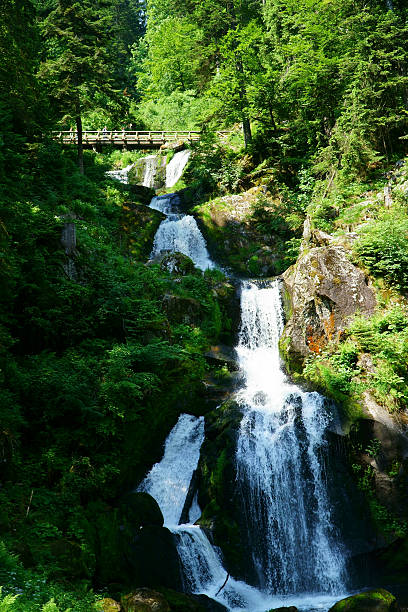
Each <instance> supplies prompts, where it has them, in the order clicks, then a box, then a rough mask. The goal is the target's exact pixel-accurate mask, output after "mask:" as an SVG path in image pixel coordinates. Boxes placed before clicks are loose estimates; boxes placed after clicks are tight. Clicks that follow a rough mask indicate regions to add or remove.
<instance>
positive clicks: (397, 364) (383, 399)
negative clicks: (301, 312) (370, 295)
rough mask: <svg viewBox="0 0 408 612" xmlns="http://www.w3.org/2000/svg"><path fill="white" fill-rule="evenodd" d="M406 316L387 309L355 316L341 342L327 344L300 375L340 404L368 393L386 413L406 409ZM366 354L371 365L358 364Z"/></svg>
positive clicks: (394, 308) (404, 313)
mask: <svg viewBox="0 0 408 612" xmlns="http://www.w3.org/2000/svg"><path fill="white" fill-rule="evenodd" d="M407 330H408V317H407V313H406V310H405V308H403V307H401V306H394V307H390V308H389V309H388V310H386V311H384V312H381V313H379V314H377V315H375V316H374V317H372V318H370V319H367V318H366V317H356V318H355V319H354V321H353V322H352V323H351V325H350V327H349V329H348V330H347V332H346V336H345V339H344V340H343V341H342V342H339V343H337V344H333V345H329V346H328V348H327V349H326V350H325V351H324V352H322V353H321V354H319V355H316V356H313V357H311V358H310V359H309V361H308V363H307V364H306V367H305V370H304V375H305V377H306V378H307V379H308V380H310V381H311V382H313V383H315V384H318V385H320V386H321V388H322V389H323V390H324V391H325V392H326V393H328V394H329V395H330V396H331V397H333V398H334V399H336V400H337V401H339V402H341V403H347V401H349V400H350V397H351V398H353V397H354V398H355V399H357V400H358V398H359V396H360V395H361V393H362V392H363V391H364V390H369V391H370V392H371V393H373V395H374V396H375V398H376V399H377V400H378V401H379V402H380V403H381V404H382V405H384V406H385V407H386V408H387V409H388V410H389V411H390V412H393V411H396V410H401V409H405V408H406V406H408V378H407V363H408V331H407ZM367 353H368V354H369V355H370V359H371V361H372V365H371V366H370V367H369V368H368V369H364V368H363V366H362V365H361V364H359V361H358V360H359V357H360V355H362V354H367Z"/></svg>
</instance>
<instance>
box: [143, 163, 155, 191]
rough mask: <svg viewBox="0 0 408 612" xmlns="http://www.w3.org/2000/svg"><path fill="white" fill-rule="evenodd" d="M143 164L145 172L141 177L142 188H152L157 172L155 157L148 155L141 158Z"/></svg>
mask: <svg viewBox="0 0 408 612" xmlns="http://www.w3.org/2000/svg"><path fill="white" fill-rule="evenodd" d="M143 160H144V162H145V172H144V177H143V183H142V185H143V187H150V188H154V179H155V177H156V171H157V156H156V155H148V156H147V157H144V158H143Z"/></svg>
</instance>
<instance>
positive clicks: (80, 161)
mask: <svg viewBox="0 0 408 612" xmlns="http://www.w3.org/2000/svg"><path fill="white" fill-rule="evenodd" d="M75 121H76V126H77V136H78V166H79V172H80V173H81V174H84V147H83V144H82V118H81V115H78V116H77V118H76V120H75Z"/></svg>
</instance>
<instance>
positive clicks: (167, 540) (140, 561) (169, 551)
mask: <svg viewBox="0 0 408 612" xmlns="http://www.w3.org/2000/svg"><path fill="white" fill-rule="evenodd" d="M123 536H124V537H123V539H124V541H125V540H126V551H125V555H126V558H127V563H128V567H129V571H128V573H129V575H132V576H133V583H132V584H134V585H137V586H142V585H143V586H147V587H149V588H156V587H158V586H163V587H167V588H175V589H181V588H182V583H181V575H180V562H179V556H178V553H177V548H176V543H175V540H174V536H173V534H172V533H171V532H170V531H169V530H168V529H167V528H166V527H158V526H155V525H148V526H146V527H142V528H139V529H138V530H134V531H133V532H130V533H125V532H124V534H123ZM129 536H130V537H129ZM124 543H125V542H124Z"/></svg>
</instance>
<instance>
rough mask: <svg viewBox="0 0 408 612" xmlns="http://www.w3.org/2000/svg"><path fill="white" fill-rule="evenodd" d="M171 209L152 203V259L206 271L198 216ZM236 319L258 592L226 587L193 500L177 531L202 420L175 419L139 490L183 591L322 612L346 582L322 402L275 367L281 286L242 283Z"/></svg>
mask: <svg viewBox="0 0 408 612" xmlns="http://www.w3.org/2000/svg"><path fill="white" fill-rule="evenodd" d="M177 204H178V201H177V196H175V195H174V194H170V195H167V196H159V197H156V198H153V200H152V202H151V207H152V208H154V209H156V210H160V211H161V212H163V213H164V214H166V215H167V219H165V220H164V221H163V222H162V223H161V225H160V227H159V229H158V231H157V234H156V237H155V241H154V248H153V253H152V255H153V256H154V255H157V254H158V253H160V252H162V251H180V252H182V253H184V254H186V255H188V256H189V257H190V258H191V259H192V260H193V261H194V263H195V264H196V265H197V266H198V267H200V268H202V269H205V268H208V267H213V266H214V264H213V263H212V262H211V260H210V258H209V255H208V252H207V249H206V245H205V241H204V238H203V236H202V235H201V232H200V231H199V229H198V227H197V224H196V222H195V220H194V218H193V217H190V216H188V215H182V214H178V213H175V212H174V211H175V210H177ZM241 313H242V323H241V330H240V336H239V343H238V347H237V354H238V358H239V364H240V367H241V370H242V371H243V374H244V377H245V383H244V385H243V388H242V389H241V390H240V391H239V392H238V394H237V400H238V402H239V403H240V405H241V407H242V411H243V418H242V422H241V427H240V432H239V437H238V442H237V452H236V470H237V488H238V489H239V490H240V493H241V495H240V498H241V499H242V511H243V515H244V517H245V522H246V531H247V532H248V538H247V540H248V541H247V542H246V543H243V545H245V546H247V547H248V550H249V555H250V557H251V559H250V562H251V563H252V565H253V568H254V569H255V573H256V574H257V575H258V581H257V588H255V587H253V586H250V585H248V584H245V583H244V582H240V581H237V580H235V579H234V578H233V577H229V578H228V580H227V581H226V578H227V572H226V570H225V569H224V566H223V559H222V554H221V551H219V550H218V549H217V548H216V547H214V546H213V545H212V544H211V543H210V541H209V540H208V538H207V536H206V534H205V532H204V531H203V530H202V529H201V528H200V527H199V526H197V525H194V524H193V522H195V521H197V520H198V519H199V517H200V514H201V510H200V508H199V505H198V500H197V495H195V496H194V497H193V500H192V503H191V507H190V508H189V509H187V512H188V517H189V521H190V523H188V524H182V525H179V522H180V520H181V517H184V516H186V514H185V505H186V498H187V494H188V490H189V485H190V482H191V480H192V477H193V473H194V471H195V470H196V468H197V464H198V460H199V454H200V447H201V444H202V442H203V439H204V420H203V418H202V417H201V418H196V417H193V416H191V415H181V417H180V419H179V421H178V423H177V425H176V426H175V427H174V429H173V430H172V432H171V433H170V435H169V437H168V438H167V441H166V446H165V452H164V456H163V459H162V461H161V462H159V463H158V464H156V465H155V466H153V468H152V470H151V471H150V472H149V474H148V475H147V476H146V478H145V479H144V481H143V482H142V483H141V485H140V486H139V490H141V491H146V492H147V493H150V494H151V495H152V496H153V497H154V498H155V499H156V500H157V502H158V503H159V506H160V508H161V510H162V512H163V516H164V520H165V525H166V526H167V527H168V528H169V529H170V530H171V531H172V533H173V534H174V537H175V538H176V542H177V550H178V553H179V557H180V560H181V564H182V568H183V581H184V586H185V590H186V591H187V592H193V593H203V594H206V595H208V596H209V597H212V598H214V599H216V600H217V601H219V602H220V603H223V604H224V605H225V606H227V608H228V610H230V611H232V612H235V611H241V612H242V611H247V612H265V610H267V609H269V608H271V607H279V606H285V605H295V606H297V607H298V608H299V609H300V610H308V611H310V610H327V609H328V608H329V607H330V606H331V605H332V603H333V602H334V601H335V600H336V599H338V598H340V597H341V596H343V595H344V574H345V555H344V553H343V551H342V549H341V547H340V546H339V545H338V544H337V542H336V534H335V530H334V527H333V525H332V521H331V516H330V504H329V500H328V495H327V491H326V485H325V479H324V462H323V460H322V458H323V456H324V450H325V438H324V434H325V431H326V429H327V426H328V424H329V421H330V419H329V416H328V414H327V412H326V410H325V405H324V399H323V398H322V397H321V396H320V395H319V394H317V393H304V392H302V391H301V390H300V389H298V388H297V387H296V386H294V385H291V384H290V383H289V382H288V381H287V380H286V377H285V375H284V373H283V372H282V370H281V368H280V359H279V350H278V341H279V336H280V334H281V332H282V329H283V320H282V312H281V301H280V295H279V285H278V283H277V282H272V283H264V284H263V285H262V284H256V283H251V282H244V283H243V284H242V292H241ZM225 581H226V582H225ZM221 587H222V588H221ZM220 589H221V590H220Z"/></svg>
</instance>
